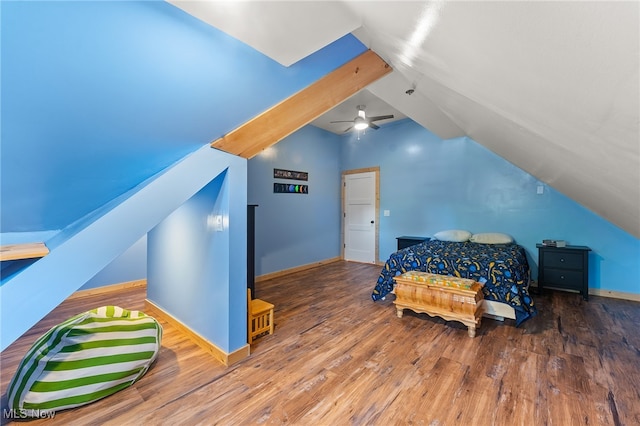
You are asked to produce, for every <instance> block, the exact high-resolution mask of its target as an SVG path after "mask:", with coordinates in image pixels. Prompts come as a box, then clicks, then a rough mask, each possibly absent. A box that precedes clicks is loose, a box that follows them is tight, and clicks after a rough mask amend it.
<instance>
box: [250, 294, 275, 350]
mask: <svg viewBox="0 0 640 426" xmlns="http://www.w3.org/2000/svg"><path fill="white" fill-rule="evenodd" d="M247 303H248V305H247V314H248V321H247V326H248V328H249V330H248V335H249V344H251V343H253V340H254V339H255V338H256V337H258V336H260V335H261V334H264V333H268V334H273V305H272V304H271V303H269V302H265V301H264V300H260V299H253V300H252V299H251V289H247Z"/></svg>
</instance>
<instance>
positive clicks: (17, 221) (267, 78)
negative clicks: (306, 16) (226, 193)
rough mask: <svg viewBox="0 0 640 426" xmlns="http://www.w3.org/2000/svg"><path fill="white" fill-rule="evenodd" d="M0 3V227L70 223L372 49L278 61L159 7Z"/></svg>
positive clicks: (353, 45) (350, 46)
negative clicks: (286, 64) (292, 61)
mask: <svg viewBox="0 0 640 426" xmlns="http://www.w3.org/2000/svg"><path fill="white" fill-rule="evenodd" d="M1 7H2V13H1V16H0V19H1V21H0V26H1V28H2V48H1V49H0V55H1V63H2V73H1V76H0V78H1V85H2V92H1V96H2V109H1V111H0V113H1V117H0V121H1V122H2V127H1V139H2V152H1V157H0V161H1V164H0V178H1V179H0V181H1V182H0V185H1V187H0V197H1V199H0V206H1V208H2V211H1V213H2V214H1V215H0V216H1V223H0V229H1V230H2V232H3V233H4V232H35V231H48V230H60V229H63V228H65V227H66V226H68V225H69V224H70V223H72V222H74V221H76V220H78V219H80V218H81V217H83V216H85V215H86V214H88V213H90V212H91V211H93V210H94V209H96V208H99V207H100V206H102V205H104V204H106V203H107V202H109V201H110V200H112V199H114V198H116V197H117V196H118V195H120V194H122V193H125V192H126V191H127V190H129V189H131V188H133V187H135V186H136V185H137V184H138V183H140V182H142V181H144V180H145V179H147V178H148V177H150V176H153V175H154V174H156V173H157V172H159V171H160V170H163V169H164V168H166V167H168V166H169V165H171V164H173V163H175V162H176V161H178V160H179V159H181V158H183V157H184V156H185V155H186V154H188V153H190V152H193V151H195V150H196V149H198V148H199V147H201V146H203V145H204V144H206V143H208V142H210V141H212V140H215V139H217V138H218V137H220V136H222V135H223V134H225V133H228V132H229V131H231V130H233V129H234V128H235V127H237V126H239V125H240V124H242V123H244V122H246V121H247V120H249V119H251V118H252V117H254V116H256V115H257V114H259V113H261V112H263V111H264V110H266V109H268V108H270V107H271V106H273V105H274V104H276V103H278V102H280V101H281V100H283V99H284V98H286V97H287V96H290V95H291V94H293V93H296V92H298V91H299V90H300V89H302V88H303V87H305V86H307V85H309V84H311V83H312V82H314V81H316V80H317V79H318V78H320V77H322V76H324V75H326V74H327V73H328V72H330V71H332V70H334V69H335V68H337V67H339V66H340V65H342V64H344V63H345V62H347V61H349V60H350V59H352V58H353V57H355V56H356V55H357V54H359V53H361V52H363V51H364V50H366V48H365V46H363V45H362V44H361V43H360V42H359V41H358V40H357V39H355V37H353V36H351V35H348V36H345V37H343V38H342V39H340V40H338V41H336V42H335V43H333V44H332V45H329V46H327V47H325V48H323V49H321V50H320V51H318V52H316V53H314V54H313V55H311V56H310V57H308V58H305V59H303V60H302V61H300V62H298V63H296V64H294V65H292V66H291V67H283V66H281V65H280V64H278V63H277V62H275V61H273V60H271V59H269V58H268V57H266V56H264V55H263V54H261V53H259V52H257V51H255V50H253V49H252V48H250V47H249V46H247V45H245V44H243V43H241V42H239V41H238V40H236V39H234V38H232V37H230V36H228V35H226V34H225V33H223V32H221V31H219V30H217V29H215V28H213V27H211V26H209V25H207V24H205V23H203V22H202V21H200V20H198V19H196V18H194V17H192V16H190V15H188V14H186V13H185V12H183V11H182V10H180V9H178V8H177V7H175V6H173V5H171V4H169V3H167V2H164V1H111V2H110V1H40V2H30V1H26V2H22V1H15V2H7V1H3V2H2V3H1Z"/></svg>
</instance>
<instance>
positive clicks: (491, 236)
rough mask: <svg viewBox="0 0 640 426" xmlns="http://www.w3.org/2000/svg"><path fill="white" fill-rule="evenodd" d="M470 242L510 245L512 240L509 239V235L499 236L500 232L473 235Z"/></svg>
mask: <svg viewBox="0 0 640 426" xmlns="http://www.w3.org/2000/svg"><path fill="white" fill-rule="evenodd" d="M471 241H472V242H474V243H480V244H511V243H512V242H513V238H511V235H507V234H501V233H500V232H485V233H483V234H473V235H472V236H471Z"/></svg>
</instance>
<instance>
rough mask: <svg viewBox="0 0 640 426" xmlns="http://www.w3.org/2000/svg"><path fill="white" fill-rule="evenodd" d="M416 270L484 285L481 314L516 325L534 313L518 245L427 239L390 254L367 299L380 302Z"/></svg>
mask: <svg viewBox="0 0 640 426" xmlns="http://www.w3.org/2000/svg"><path fill="white" fill-rule="evenodd" d="M412 270H419V271H424V272H429V273H433V274H442V275H452V276H456V277H462V278H471V279H474V280H476V281H478V282H481V283H483V284H484V287H483V289H482V292H483V294H484V299H485V313H486V314H487V316H490V317H494V318H497V319H501V318H502V319H503V318H505V317H506V318H512V319H515V321H516V326H519V325H520V324H522V323H523V322H524V321H526V320H527V319H529V318H531V317H533V316H535V315H536V314H537V309H536V307H535V305H534V303H533V299H532V298H531V296H530V295H529V290H528V288H529V276H530V274H529V263H528V262H527V257H526V254H525V250H524V248H523V247H522V246H519V245H517V244H514V243H510V244H482V243H477V242H471V241H465V242H454V241H439V240H430V241H425V242H422V243H419V244H416V245H414V246H411V247H407V248H404V249H402V250H398V251H397V252H395V253H393V254H392V255H391V256H390V257H389V259H388V260H387V261H386V263H385V264H384V266H383V268H382V271H381V272H380V276H379V277H378V281H377V282H376V285H375V288H374V290H373V293H372V295H371V297H372V298H373V300H374V301H378V300H383V299H384V298H385V297H386V296H387V295H388V294H389V293H391V292H392V291H393V287H394V281H393V279H394V277H395V276H397V275H400V274H403V273H405V272H407V271H412Z"/></svg>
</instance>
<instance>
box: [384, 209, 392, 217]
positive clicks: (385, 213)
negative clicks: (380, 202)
mask: <svg viewBox="0 0 640 426" xmlns="http://www.w3.org/2000/svg"><path fill="white" fill-rule="evenodd" d="M383 213H384V215H385V216H391V210H385V211H384V212H383Z"/></svg>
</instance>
